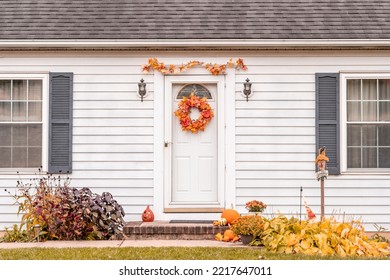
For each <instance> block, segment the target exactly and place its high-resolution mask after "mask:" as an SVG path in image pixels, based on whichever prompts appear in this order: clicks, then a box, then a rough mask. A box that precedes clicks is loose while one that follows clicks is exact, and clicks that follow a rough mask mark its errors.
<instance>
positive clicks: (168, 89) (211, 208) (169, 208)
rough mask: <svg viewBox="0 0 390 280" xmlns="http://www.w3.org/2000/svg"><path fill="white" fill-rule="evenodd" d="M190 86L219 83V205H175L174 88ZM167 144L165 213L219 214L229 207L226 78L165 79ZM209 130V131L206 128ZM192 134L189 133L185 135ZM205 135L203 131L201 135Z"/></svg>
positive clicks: (200, 76) (217, 84)
mask: <svg viewBox="0 0 390 280" xmlns="http://www.w3.org/2000/svg"><path fill="white" fill-rule="evenodd" d="M177 83H180V84H186V83H199V84H215V85H216V86H217V92H216V95H217V96H216V104H217V114H218V117H217V122H218V123H217V138H218V139H217V147H218V151H217V153H218V155H217V160H218V164H217V173H218V174H217V181H218V186H217V192H218V196H217V197H218V199H217V202H216V203H208V204H206V203H205V204H204V205H202V206H196V207H195V206H194V205H193V206H191V205H188V207H186V206H185V204H182V205H180V204H176V203H175V204H171V197H172V145H171V143H172V122H173V121H177V120H176V118H175V116H174V115H173V112H174V109H175V108H172V104H173V94H172V85H173V84H177ZM164 84H165V85H164V89H165V91H164V92H165V94H164V143H165V142H168V143H169V144H168V147H164V212H165V213H181V212H199V213H207V212H216V211H220V210H221V209H223V208H224V206H225V106H224V104H225V98H224V96H225V92H224V90H225V77H224V76H222V75H221V76H211V75H207V76H205V75H180V76H179V75H175V76H165V79H164ZM206 129H207V128H206ZM183 133H188V132H183ZM200 133H202V132H200Z"/></svg>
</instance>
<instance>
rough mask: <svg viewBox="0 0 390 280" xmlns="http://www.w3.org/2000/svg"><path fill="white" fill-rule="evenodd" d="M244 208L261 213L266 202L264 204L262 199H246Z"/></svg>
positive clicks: (265, 206)
mask: <svg viewBox="0 0 390 280" xmlns="http://www.w3.org/2000/svg"><path fill="white" fill-rule="evenodd" d="M245 208H246V209H248V211H249V212H252V213H253V212H255V213H263V211H264V210H265V208H267V204H265V203H264V202H262V201H258V200H251V201H248V202H247V203H246V204H245Z"/></svg>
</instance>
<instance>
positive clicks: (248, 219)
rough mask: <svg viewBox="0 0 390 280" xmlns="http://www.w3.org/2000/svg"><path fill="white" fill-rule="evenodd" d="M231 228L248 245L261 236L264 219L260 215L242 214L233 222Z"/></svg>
mask: <svg viewBox="0 0 390 280" xmlns="http://www.w3.org/2000/svg"><path fill="white" fill-rule="evenodd" d="M230 229H231V230H232V231H233V232H234V233H235V234H237V235H239V236H240V238H241V241H242V243H243V244H245V245H248V244H249V243H250V242H252V241H253V240H254V239H256V238H259V237H260V236H261V233H262V232H263V230H264V220H263V218H262V217H261V216H258V215H249V216H240V217H239V218H238V219H237V220H235V221H234V222H233V223H232V224H231V226H230Z"/></svg>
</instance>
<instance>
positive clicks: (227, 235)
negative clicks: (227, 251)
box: [223, 229, 236, 241]
mask: <svg viewBox="0 0 390 280" xmlns="http://www.w3.org/2000/svg"><path fill="white" fill-rule="evenodd" d="M234 237H236V234H235V233H234V232H233V231H232V230H231V229H227V230H225V232H224V234H223V238H228V239H229V241H230V240H233V239H234Z"/></svg>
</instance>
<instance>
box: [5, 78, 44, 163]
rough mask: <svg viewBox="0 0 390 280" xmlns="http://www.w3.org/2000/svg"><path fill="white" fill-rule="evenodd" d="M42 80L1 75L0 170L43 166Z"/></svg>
mask: <svg viewBox="0 0 390 280" xmlns="http://www.w3.org/2000/svg"><path fill="white" fill-rule="evenodd" d="M44 83H45V79H44V77H42V78H36V77H17V76H16V77H12V76H11V77H9V78H8V77H4V76H0V170H4V169H24V168H31V169H37V168H39V167H40V166H42V165H44V160H43V154H46V153H45V152H44V151H43V149H44V148H45V147H44V144H45V143H46V142H45V141H44V136H43V135H47V134H45V133H44V129H45V128H46V125H45V124H44V119H45V112H44V108H45V105H44V104H46V102H45V101H44V91H45V90H46V86H45V84H44Z"/></svg>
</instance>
